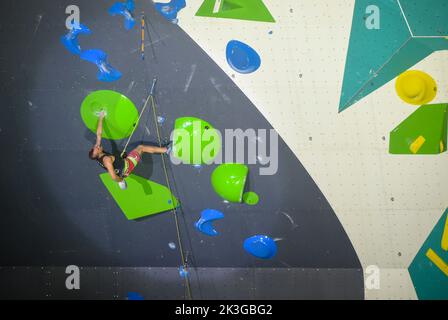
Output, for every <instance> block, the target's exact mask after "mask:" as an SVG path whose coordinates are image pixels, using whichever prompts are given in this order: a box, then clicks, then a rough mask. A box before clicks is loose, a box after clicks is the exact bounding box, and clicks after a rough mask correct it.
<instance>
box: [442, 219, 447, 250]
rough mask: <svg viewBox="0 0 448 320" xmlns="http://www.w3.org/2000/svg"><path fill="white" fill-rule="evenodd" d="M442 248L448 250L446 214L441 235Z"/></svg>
mask: <svg viewBox="0 0 448 320" xmlns="http://www.w3.org/2000/svg"><path fill="white" fill-rule="evenodd" d="M442 249H443V250H445V251H448V215H447V216H446V221H445V229H444V230H443V235H442Z"/></svg>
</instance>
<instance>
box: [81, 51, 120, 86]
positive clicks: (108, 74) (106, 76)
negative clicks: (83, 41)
mask: <svg viewBox="0 0 448 320" xmlns="http://www.w3.org/2000/svg"><path fill="white" fill-rule="evenodd" d="M80 58H81V59H82V60H85V61H88V62H91V63H93V64H95V65H96V66H97V67H98V70H99V71H98V73H97V78H98V80H100V81H104V82H112V81H116V80H118V79H120V78H121V72H120V71H118V70H117V69H115V68H113V67H112V66H111V65H110V64H109V63H108V62H107V54H106V53H105V52H104V51H102V50H99V49H92V50H86V51H83V52H82V53H81V55H80Z"/></svg>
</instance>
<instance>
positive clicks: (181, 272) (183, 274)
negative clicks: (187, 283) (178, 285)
mask: <svg viewBox="0 0 448 320" xmlns="http://www.w3.org/2000/svg"><path fill="white" fill-rule="evenodd" d="M179 275H180V276H181V278H186V277H188V271H187V270H185V269H184V267H183V266H180V267H179Z"/></svg>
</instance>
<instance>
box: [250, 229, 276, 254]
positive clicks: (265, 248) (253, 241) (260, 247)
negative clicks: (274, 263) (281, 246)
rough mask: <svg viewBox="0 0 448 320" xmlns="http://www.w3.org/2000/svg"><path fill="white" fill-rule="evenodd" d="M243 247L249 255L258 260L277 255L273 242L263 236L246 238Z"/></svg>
mask: <svg viewBox="0 0 448 320" xmlns="http://www.w3.org/2000/svg"><path fill="white" fill-rule="evenodd" d="M243 247H244V249H245V250H246V251H247V252H249V253H250V254H251V255H253V256H255V257H257V258H260V259H270V258H272V257H273V256H275V254H276V253H277V245H276V244H275V241H274V240H272V239H271V238H269V237H268V236H263V235H256V236H253V237H250V238H247V239H246V240H245V241H244V244H243Z"/></svg>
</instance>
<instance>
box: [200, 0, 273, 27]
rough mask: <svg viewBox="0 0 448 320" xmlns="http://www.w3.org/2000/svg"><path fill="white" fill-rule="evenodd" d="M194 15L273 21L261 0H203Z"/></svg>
mask: <svg viewBox="0 0 448 320" xmlns="http://www.w3.org/2000/svg"><path fill="white" fill-rule="evenodd" d="M196 16H202V17H212V18H227V19H239V20H252V21H263V22H275V19H274V18H273V17H272V15H271V13H270V12H269V10H268V8H267V7H266V6H265V5H264V3H263V1H262V0H205V1H204V3H203V4H202V6H201V7H200V8H199V10H198V12H196Z"/></svg>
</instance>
